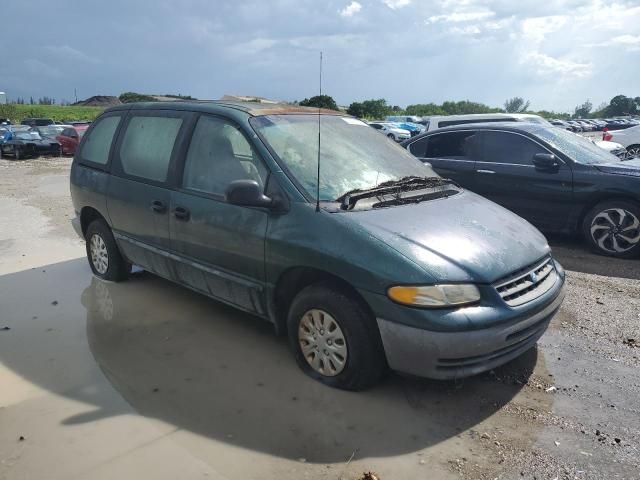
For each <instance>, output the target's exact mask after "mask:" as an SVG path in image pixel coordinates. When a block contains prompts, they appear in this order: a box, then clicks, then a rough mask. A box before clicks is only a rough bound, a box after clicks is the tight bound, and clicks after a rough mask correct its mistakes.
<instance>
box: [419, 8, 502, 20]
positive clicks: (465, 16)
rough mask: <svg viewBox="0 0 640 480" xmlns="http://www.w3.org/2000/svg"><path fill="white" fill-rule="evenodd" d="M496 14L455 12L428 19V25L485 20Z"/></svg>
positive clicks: (487, 12)
mask: <svg viewBox="0 0 640 480" xmlns="http://www.w3.org/2000/svg"><path fill="white" fill-rule="evenodd" d="M494 15H495V13H494V12H489V11H477V12H454V13H447V14H444V15H434V16H431V17H429V18H428V19H427V23H438V22H445V23H459V22H471V21H474V20H483V19H486V18H489V17H493V16H494Z"/></svg>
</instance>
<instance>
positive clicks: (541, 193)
mask: <svg viewBox="0 0 640 480" xmlns="http://www.w3.org/2000/svg"><path fill="white" fill-rule="evenodd" d="M536 153H552V152H550V151H549V150H548V149H547V148H546V147H544V146H543V145H541V144H540V143H538V142H536V141H534V140H533V139H531V138H529V137H527V136H525V135H522V134H520V133H515V132H511V131H498V130H485V131H483V132H482V152H481V155H480V158H479V159H478V161H477V162H476V178H475V188H474V191H475V192H476V193H479V194H480V195H482V196H484V197H487V198H488V199H490V200H493V201H494V202H496V203H498V204H500V205H502V206H503V207H505V208H508V209H509V210H511V211H513V212H515V213H517V214H518V215H520V216H521V217H523V218H525V219H527V220H529V221H530V222H531V223H532V224H534V225H535V226H536V227H538V228H540V229H541V230H546V231H562V230H564V229H566V228H567V225H568V219H569V215H570V213H571V211H572V208H573V174H572V171H571V168H570V167H569V165H567V164H565V163H564V162H563V161H562V160H560V159H558V165H557V167H556V168H551V169H540V168H537V167H536V166H535V165H534V164H533V156H534V155H535V154H536Z"/></svg>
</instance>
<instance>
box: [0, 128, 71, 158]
mask: <svg viewBox="0 0 640 480" xmlns="http://www.w3.org/2000/svg"><path fill="white" fill-rule="evenodd" d="M5 155H11V156H12V157H13V158H15V159H16V160H20V159H21V158H27V157H37V156H40V155H55V156H60V155H61V151H60V143H58V142H57V141H56V140H52V139H50V138H42V136H40V134H39V133H38V132H37V131H17V132H13V133H12V137H11V139H10V140H8V141H6V142H4V143H2V144H0V157H3V156H5Z"/></svg>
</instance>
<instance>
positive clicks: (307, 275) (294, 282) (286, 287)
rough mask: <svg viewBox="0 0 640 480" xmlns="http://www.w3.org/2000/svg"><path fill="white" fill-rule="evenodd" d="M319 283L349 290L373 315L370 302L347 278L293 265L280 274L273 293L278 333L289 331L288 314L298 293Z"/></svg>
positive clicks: (317, 269) (345, 290) (351, 295)
mask: <svg viewBox="0 0 640 480" xmlns="http://www.w3.org/2000/svg"><path fill="white" fill-rule="evenodd" d="M318 283H327V284H329V285H332V286H336V287H338V288H340V289H341V290H342V291H343V292H347V293H348V294H349V296H350V297H352V298H353V299H354V300H356V301H357V302H358V303H359V304H360V305H361V306H362V307H363V308H364V309H365V310H366V311H367V312H368V313H369V314H370V315H373V311H372V310H371V307H370V306H369V304H368V303H367V302H366V301H365V299H364V298H363V297H362V295H360V293H359V292H358V290H357V289H356V288H355V287H354V286H353V285H352V284H351V283H349V282H348V281H347V280H345V279H343V278H341V277H339V276H337V275H335V274H333V273H330V272H327V271H326V270H322V269H319V268H315V267H291V268H288V269H287V270H285V271H284V272H282V273H281V274H280V276H279V277H278V280H277V281H276V284H275V287H274V290H273V294H272V305H273V314H274V323H275V327H276V332H277V333H278V334H284V333H285V332H286V331H287V315H288V313H289V307H290V306H291V302H292V301H293V299H294V298H295V297H296V295H297V294H298V293H300V292H301V291H302V290H303V289H304V288H306V287H308V286H310V285H315V284H318Z"/></svg>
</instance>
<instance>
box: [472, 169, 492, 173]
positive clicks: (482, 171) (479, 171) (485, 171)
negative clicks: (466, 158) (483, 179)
mask: <svg viewBox="0 0 640 480" xmlns="http://www.w3.org/2000/svg"><path fill="white" fill-rule="evenodd" d="M476 172H478V173H496V172H494V171H493V170H476Z"/></svg>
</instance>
